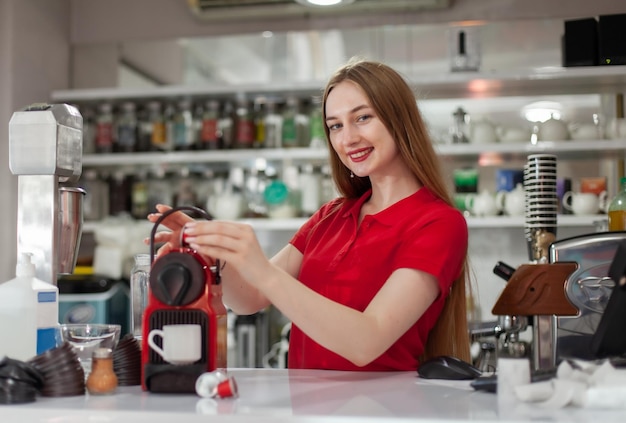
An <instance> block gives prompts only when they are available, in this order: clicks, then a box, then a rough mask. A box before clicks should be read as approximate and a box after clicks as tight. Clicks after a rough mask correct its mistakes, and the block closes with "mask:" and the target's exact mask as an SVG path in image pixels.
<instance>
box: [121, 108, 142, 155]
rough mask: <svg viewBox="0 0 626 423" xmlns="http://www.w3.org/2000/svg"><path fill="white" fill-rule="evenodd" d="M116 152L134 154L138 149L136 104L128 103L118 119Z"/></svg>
mask: <svg viewBox="0 0 626 423" xmlns="http://www.w3.org/2000/svg"><path fill="white" fill-rule="evenodd" d="M116 127H117V143H116V150H117V151H118V152H120V153H132V152H133V151H135V149H136V147H137V115H136V107H135V103H133V102H132V101H127V102H125V103H124V104H122V110H121V112H120V114H119V116H118V119H117V125H116Z"/></svg>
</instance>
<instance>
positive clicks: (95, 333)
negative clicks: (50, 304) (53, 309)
mask: <svg viewBox="0 0 626 423" xmlns="http://www.w3.org/2000/svg"><path fill="white" fill-rule="evenodd" d="M121 331H122V327H121V325H113V324H100V323H72V324H70V323H68V324H63V325H61V326H60V328H59V334H60V336H61V341H62V342H68V343H69V344H70V345H71V346H72V348H73V349H74V352H75V353H76V355H77V356H78V360H79V361H80V364H81V366H82V367H83V370H84V371H85V378H87V377H88V376H89V373H91V357H92V356H93V352H94V351H95V350H96V349H98V348H110V349H112V350H113V349H115V346H116V345H117V342H118V341H119V339H120V332H121Z"/></svg>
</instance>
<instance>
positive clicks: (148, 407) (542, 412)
mask: <svg viewBox="0 0 626 423" xmlns="http://www.w3.org/2000/svg"><path fill="white" fill-rule="evenodd" d="M228 374H229V375H231V376H233V377H234V378H235V380H236V382H237V385H238V388H239V395H238V397H236V398H220V399H210V398H200V397H198V396H196V395H194V394H155V393H149V392H143V391H142V390H141V388H140V387H138V386H133V387H119V388H118V389H117V391H116V393H115V394H113V395H108V396H90V395H88V394H86V395H84V396H75V397H62V398H49V397H38V398H37V401H36V402H34V403H30V404H20V405H0V422H2V423H5V422H6V423H9V422H10V423H13V422H16V423H31V422H37V423H84V422H87V423H126V422H129V423H130V422H132V423H136V422H150V423H194V422H222V421H223V422H227V423H228V422H231V423H239V422H255V423H265V422H268V423H269V422H272V423H283V422H285V423H312V422H320V423H352V422H364V423H368V422H371V423H381V422H392V423H403V422H416V421H418V422H467V421H471V422H493V421H507V422H531V421H532V422H537V421H550V422H588V421H589V422H591V421H602V423H610V422H620V423H622V422H623V421H624V417H625V416H626V411H624V410H619V411H609V410H588V409H577V408H563V409H558V410H546V409H541V408H539V407H532V406H530V405H528V404H518V405H517V406H515V407H506V409H504V410H503V409H498V401H497V396H496V395H495V394H490V393H485V392H477V391H474V390H473V389H472V388H471V387H470V386H469V382H466V381H429V380H424V379H420V378H418V377H417V374H416V373H415V372H391V373H389V372H381V373H367V372H340V371H326V370H284V369H229V371H228ZM503 408H504V407H503Z"/></svg>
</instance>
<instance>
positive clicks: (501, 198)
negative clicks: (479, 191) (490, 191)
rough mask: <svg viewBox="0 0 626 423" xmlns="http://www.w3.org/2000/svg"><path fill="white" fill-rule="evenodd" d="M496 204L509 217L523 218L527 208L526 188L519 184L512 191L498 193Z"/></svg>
mask: <svg viewBox="0 0 626 423" xmlns="http://www.w3.org/2000/svg"><path fill="white" fill-rule="evenodd" d="M496 204H497V206H498V208H499V209H501V210H504V212H505V213H506V214H508V215H509V216H522V215H523V214H524V210H525V207H526V193H525V192H524V186H523V185H522V184H517V185H516V186H515V189H514V190H512V191H508V192H507V191H499V192H497V193H496Z"/></svg>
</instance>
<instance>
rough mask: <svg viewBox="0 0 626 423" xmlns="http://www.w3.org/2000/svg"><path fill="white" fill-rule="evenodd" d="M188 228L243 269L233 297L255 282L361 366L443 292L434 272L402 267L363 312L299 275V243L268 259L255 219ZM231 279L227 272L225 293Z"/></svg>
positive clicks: (196, 241) (210, 250)
mask: <svg viewBox="0 0 626 423" xmlns="http://www.w3.org/2000/svg"><path fill="white" fill-rule="evenodd" d="M185 234H186V236H187V241H188V242H189V243H190V245H191V246H192V247H193V248H195V249H196V250H198V251H199V252H201V253H202V254H206V255H208V256H211V257H215V258H219V259H220V260H223V261H225V262H226V263H227V265H226V267H227V268H229V267H232V269H234V271H235V272H237V275H238V281H239V282H238V284H236V285H235V286H234V287H233V286H231V287H229V288H228V290H229V291H230V290H231V289H232V291H231V292H229V293H228V296H229V297H230V296H231V295H232V296H233V298H235V297H238V295H237V294H236V293H237V292H238V293H239V295H241V292H242V291H246V290H247V289H249V287H254V291H255V294H254V296H255V297H256V296H258V297H257V298H264V299H266V300H267V301H268V302H269V303H272V304H273V305H274V306H276V307H277V308H278V309H279V310H280V311H281V312H282V313H283V314H284V315H285V316H286V317H287V318H288V319H290V320H291V321H292V322H294V323H295V324H296V325H298V326H299V327H300V328H301V329H302V330H303V331H304V332H305V333H306V334H307V335H309V336H310V337H311V338H312V339H314V340H315V341H316V342H318V343H319V344H321V345H323V346H324V347H326V348H327V349H329V350H331V351H333V352H335V353H337V354H339V355H341V356H343V357H345V358H346V359H347V360H349V361H351V362H352V363H354V364H355V365H357V366H364V365H366V364H368V363H370V362H371V361H372V360H374V359H376V358H377V357H378V356H379V355H380V354H382V353H383V352H384V351H386V350H387V349H388V348H389V347H390V346H391V345H392V344H393V343H394V342H395V341H396V340H397V339H398V338H400V336H402V334H404V333H405V332H406V331H407V330H408V329H409V328H410V327H411V326H412V325H413V324H414V323H415V322H416V321H417V320H418V319H419V317H420V316H421V315H422V314H423V313H424V312H425V311H426V309H427V308H428V307H429V306H430V305H431V304H432V302H433V301H434V300H435V299H436V298H437V295H438V294H439V285H438V283H437V280H436V278H435V277H434V276H432V275H430V274H428V273H425V272H421V271H417V270H413V269H398V270H396V271H395V272H394V273H393V274H392V275H391V276H390V277H389V279H388V280H387V282H386V283H385V285H384V286H383V288H382V289H381V290H380V291H379V292H378V294H377V295H376V296H375V297H374V299H373V300H372V301H371V302H370V304H369V305H368V307H367V308H366V309H365V310H364V311H363V312H360V311H357V310H355V309H352V308H350V307H346V306H344V305H341V304H339V303H336V302H334V301H331V300H329V299H328V298H326V297H324V296H322V295H320V294H318V293H316V292H314V291H312V290H311V289H309V288H308V287H306V286H305V285H303V284H302V283H300V282H299V281H298V280H296V279H295V276H297V274H298V271H299V268H300V264H301V262H302V255H301V253H300V252H298V250H297V249H296V248H295V247H293V246H291V245H289V246H287V247H285V248H284V249H283V250H282V251H281V252H280V253H278V254H277V256H276V257H275V258H274V259H273V260H272V261H268V260H267V259H266V258H265V256H264V254H263V252H262V250H261V247H260V246H259V244H258V241H257V240H256V236H255V235H254V231H253V230H252V228H251V227H250V226H249V225H242V224H237V223H232V222H220V221H211V222H194V223H191V224H188V225H187V226H186V228H185ZM231 271H233V270H231ZM229 282H230V281H227V280H226V275H225V284H224V285H225V287H224V289H225V296H224V298H225V299H226V298H227V295H226V284H227V283H229ZM233 288H234V289H233ZM246 295H249V296H251V295H252V294H250V293H247V294H246ZM256 305H259V303H257V304H256ZM242 310H243V308H242ZM246 311H250V310H246Z"/></svg>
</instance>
